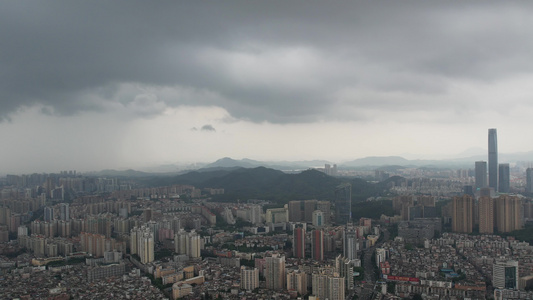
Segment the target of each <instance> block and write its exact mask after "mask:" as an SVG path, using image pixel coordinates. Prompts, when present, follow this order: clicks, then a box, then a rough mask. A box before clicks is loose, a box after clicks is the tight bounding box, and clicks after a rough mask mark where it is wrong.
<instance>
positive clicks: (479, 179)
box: [475, 161, 488, 189]
mask: <svg viewBox="0 0 533 300" xmlns="http://www.w3.org/2000/svg"><path fill="white" fill-rule="evenodd" d="M475 176H476V177H475V179H476V189H482V188H484V187H487V186H488V184H487V162H486V161H476V167H475Z"/></svg>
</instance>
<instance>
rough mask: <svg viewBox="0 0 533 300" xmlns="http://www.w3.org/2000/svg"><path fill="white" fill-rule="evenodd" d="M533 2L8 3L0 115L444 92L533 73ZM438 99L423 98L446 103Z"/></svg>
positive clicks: (279, 106) (0, 14)
mask: <svg viewBox="0 0 533 300" xmlns="http://www.w3.org/2000/svg"><path fill="white" fill-rule="evenodd" d="M531 6H532V4H529V3H524V2H505V3H504V2H465V3H463V2H461V3H441V2H433V1H432V2H429V1H425V2H419V1H417V2H405V1H402V2H392V1H391V2H376V1H372V2H361V3H355V2H335V3H330V2H328V3H326V2H314V3H309V2H307V1H290V2H286V1H279V2H272V1H268V2H267V1H263V2H250V1H224V2H219V1H213V2H207V1H190V2H170V1H169V2H155V3H154V2H135V1H113V2H109V1H101V2H98V1H91V2H72V1H47V2H46V3H44V2H43V3H37V2H31V1H11V2H4V3H3V5H2V9H1V10H0V28H2V30H0V40H2V41H3V43H2V49H1V51H0V97H1V100H0V104H1V108H2V109H1V110H0V118H5V117H7V116H9V114H10V113H12V112H14V111H16V110H17V109H19V108H21V107H25V106H32V105H35V104H38V105H42V106H43V107H44V108H43V109H45V110H48V111H49V112H50V113H54V114H72V113H78V112H83V111H104V110H105V111H107V110H112V109H116V108H117V107H121V108H124V109H128V110H131V111H132V112H133V113H134V114H136V115H157V114H159V113H161V112H162V111H164V109H165V107H166V106H178V105H217V106H221V107H224V108H225V109H227V110H228V112H229V113H230V114H231V115H232V116H233V117H235V118H239V119H246V120H251V121H254V122H262V121H269V122H280V123H288V122H306V121H315V120H324V119H332V118H335V117H336V116H334V113H335V112H337V111H339V110H342V107H340V105H347V106H348V107H351V106H355V107H357V108H360V110H363V109H366V108H371V109H384V110H386V109H388V107H396V106H398V103H404V104H406V100H405V99H397V98H395V97H380V93H384V94H385V95H387V94H388V93H391V92H399V93H413V94H417V95H420V94H422V95H431V94H444V93H446V92H447V89H448V86H449V81H450V80H458V79H466V80H485V81H491V80H497V79H499V78H504V77H506V76H510V75H512V74H514V73H527V72H531V71H532V70H533V60H531V59H530V56H531V53H533V51H532V50H533V45H532V43H533V41H532V40H531V38H530V37H531V28H533V26H532V25H533V24H531V22H532V21H530V18H529V16H530V15H531V13H532V7H531ZM146 88H150V89H151V90H152V91H151V92H150V93H147V92H145V91H143V89H146ZM158 88H160V89H167V90H169V91H170V92H168V93H164V92H161V90H158ZM360 90H371V91H372V95H371V96H370V97H368V98H364V97H365V96H364V95H365V93H361V92H360ZM172 91H178V92H176V93H172ZM183 91H187V92H186V93H185V94H184V93H183ZM346 91H351V92H346ZM339 95H342V97H340V96H339ZM374 97H375V98H377V99H376V100H375V101H374V100H372V99H373V98H374ZM429 99H430V98H428V100H427V101H420V100H416V101H415V102H412V103H413V105H414V106H417V107H420V108H421V109H426V110H438V109H440V106H441V105H443V104H442V103H440V102H439V101H438V100H429ZM457 101H458V102H460V101H462V99H458V100H457ZM409 103H411V102H409ZM409 103H407V104H409ZM391 104H392V105H391ZM407 106H409V105H407ZM348 118H349V117H348ZM353 118H364V116H363V115H357V114H354V115H353Z"/></svg>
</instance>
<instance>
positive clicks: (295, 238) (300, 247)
mask: <svg viewBox="0 0 533 300" xmlns="http://www.w3.org/2000/svg"><path fill="white" fill-rule="evenodd" d="M292 255H293V256H294V257H296V258H305V229H304V228H302V227H297V228H295V229H294V231H293V233H292Z"/></svg>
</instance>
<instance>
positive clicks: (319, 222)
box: [313, 210, 326, 227]
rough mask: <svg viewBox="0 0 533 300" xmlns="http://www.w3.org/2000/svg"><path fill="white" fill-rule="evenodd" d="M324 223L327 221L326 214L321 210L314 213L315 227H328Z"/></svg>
mask: <svg viewBox="0 0 533 300" xmlns="http://www.w3.org/2000/svg"><path fill="white" fill-rule="evenodd" d="M324 221H325V217H324V212H322V211H321V210H315V211H314V212H313V226H315V227H322V226H324V225H326V224H325V222H324Z"/></svg>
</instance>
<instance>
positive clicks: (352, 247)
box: [342, 223, 359, 260]
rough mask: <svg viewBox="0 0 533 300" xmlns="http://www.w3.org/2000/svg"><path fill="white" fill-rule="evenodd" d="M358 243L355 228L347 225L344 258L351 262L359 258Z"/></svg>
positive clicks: (350, 224) (349, 224)
mask: <svg viewBox="0 0 533 300" xmlns="http://www.w3.org/2000/svg"><path fill="white" fill-rule="evenodd" d="M358 250H359V249H358V243H357V231H356V229H355V226H353V224H352V223H348V224H346V227H345V228H344V239H343V253H342V254H343V256H344V257H346V258H347V259H349V260H354V259H356V258H357V251H358Z"/></svg>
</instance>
